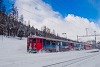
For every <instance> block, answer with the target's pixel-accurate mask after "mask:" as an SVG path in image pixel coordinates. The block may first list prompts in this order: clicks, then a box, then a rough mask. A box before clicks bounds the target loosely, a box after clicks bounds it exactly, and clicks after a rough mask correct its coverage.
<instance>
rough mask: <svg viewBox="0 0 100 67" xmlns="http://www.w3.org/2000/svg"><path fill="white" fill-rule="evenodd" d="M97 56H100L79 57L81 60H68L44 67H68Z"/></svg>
mask: <svg viewBox="0 0 100 67" xmlns="http://www.w3.org/2000/svg"><path fill="white" fill-rule="evenodd" d="M96 55H98V54H97V53H96V54H92V55H87V56H83V57H79V58H75V59H71V60H67V61H62V62H58V63H54V64H50V65H46V66H43V67H66V66H69V65H72V64H74V63H77V62H80V61H83V60H86V59H89V58H91V57H94V56H96Z"/></svg>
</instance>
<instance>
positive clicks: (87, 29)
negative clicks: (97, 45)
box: [86, 28, 88, 36]
mask: <svg viewBox="0 0 100 67" xmlns="http://www.w3.org/2000/svg"><path fill="white" fill-rule="evenodd" d="M86 36H88V28H86Z"/></svg>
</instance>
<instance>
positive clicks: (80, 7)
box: [4, 0, 100, 21]
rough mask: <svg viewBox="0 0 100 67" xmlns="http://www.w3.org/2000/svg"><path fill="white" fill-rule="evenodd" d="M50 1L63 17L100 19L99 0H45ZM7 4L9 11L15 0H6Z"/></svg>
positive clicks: (45, 0)
mask: <svg viewBox="0 0 100 67" xmlns="http://www.w3.org/2000/svg"><path fill="white" fill-rule="evenodd" d="M43 1H44V2H45V3H48V4H49V5H50V6H51V7H52V9H53V10H54V11H57V12H59V13H60V14H61V15H62V16H63V17H65V16H66V15H68V14H74V15H75V16H80V17H84V18H87V19H89V20H93V21H96V20H98V19H99V17H100V16H99V15H100V9H99V6H100V5H99V4H100V1H99V0H93V1H92V0H63V1H62V0H43ZM4 3H5V4H6V5H7V6H6V8H7V11H8V10H9V9H11V4H12V3H14V2H13V0H4Z"/></svg>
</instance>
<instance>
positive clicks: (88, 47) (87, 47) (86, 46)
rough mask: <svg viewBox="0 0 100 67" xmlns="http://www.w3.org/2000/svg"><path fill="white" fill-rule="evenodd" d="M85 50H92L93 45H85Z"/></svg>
mask: <svg viewBox="0 0 100 67" xmlns="http://www.w3.org/2000/svg"><path fill="white" fill-rule="evenodd" d="M84 49H85V50H90V49H92V44H85V45H84Z"/></svg>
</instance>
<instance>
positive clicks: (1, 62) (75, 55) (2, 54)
mask: <svg viewBox="0 0 100 67" xmlns="http://www.w3.org/2000/svg"><path fill="white" fill-rule="evenodd" d="M26 45H27V39H26V38H23V40H19V39H18V38H17V37H16V38H12V37H10V38H7V37H2V36H0V67H100V52H91V51H95V50H96V49H95V50H82V51H67V52H57V53H36V54H32V53H27V51H26Z"/></svg>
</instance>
